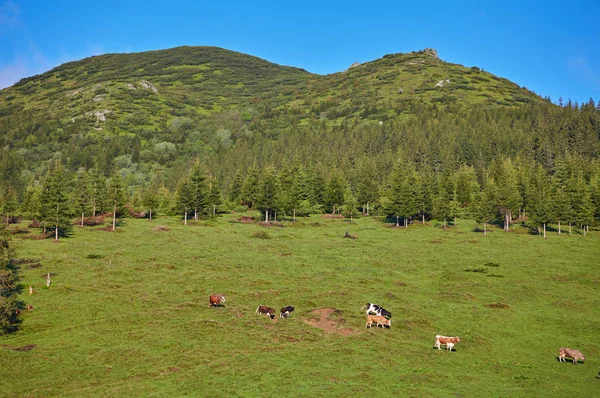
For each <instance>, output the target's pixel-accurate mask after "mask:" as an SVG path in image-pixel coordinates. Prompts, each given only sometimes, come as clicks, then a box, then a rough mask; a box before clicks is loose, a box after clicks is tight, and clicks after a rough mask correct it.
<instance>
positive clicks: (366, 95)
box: [0, 47, 539, 139]
mask: <svg viewBox="0 0 600 398" xmlns="http://www.w3.org/2000/svg"><path fill="white" fill-rule="evenodd" d="M537 99H539V97H537V96H536V95H535V94H533V93H531V92H529V91H527V90H525V89H522V88H520V87H519V86H517V85H516V84H514V83H511V82H510V81H508V80H506V79H502V78H498V77H496V76H494V75H492V74H490V73H486V72H483V71H481V70H480V69H479V68H476V67H474V68H465V67H463V66H461V65H456V64H450V63H447V62H443V61H441V60H440V59H439V58H438V57H437V55H436V54H435V51H434V50H429V49H428V50H426V51H420V52H414V53H409V54H391V55H386V56H384V57H383V58H382V59H378V60H376V61H373V62H368V63H365V64H362V65H355V66H353V67H351V68H349V69H348V70H347V71H344V72H339V73H334V74H331V75H325V76H320V75H315V74H311V73H309V72H306V71H305V70H302V69H298V68H293V67H286V66H280V65H276V64H273V63H269V62H267V61H264V60H261V59H259V58H256V57H252V56H249V55H244V54H241V53H237V52H233V51H228V50H224V49H220V48H215V47H178V48H174V49H169V50H161V51H149V52H143V53H135V54H107V55H102V56H95V57H91V58H86V59H83V60H81V61H76V62H69V63H66V64H64V65H61V66H59V67H57V68H54V69H52V70H51V71H49V72H46V73H44V74H42V75H38V76H34V77H31V78H26V79H23V80H21V81H20V82H19V83H17V84H15V85H14V86H13V87H9V88H7V89H5V90H2V91H0V123H2V120H3V119H5V118H6V117H8V116H11V115H13V114H15V113H18V112H23V111H25V112H27V113H28V114H29V115H30V116H31V117H33V118H38V117H43V118H46V119H50V120H57V121H60V122H63V123H64V122H69V121H71V122H75V121H78V120H79V121H82V122H83V123H84V124H85V125H86V126H87V127H89V128H91V129H92V130H90V131H89V132H90V133H92V132H94V131H100V129H102V130H108V131H109V132H111V133H136V132H138V131H140V130H143V129H148V128H150V129H153V128H156V127H158V128H160V126H165V125H166V124H168V123H169V121H170V120H171V119H172V118H173V117H177V116H190V117H195V116H208V115H211V114H214V113H218V112H222V111H224V110H229V109H240V110H242V111H244V110H250V111H251V112H253V113H257V112H263V113H264V112H265V110H266V111H267V112H269V111H270V110H276V111H278V112H277V114H282V113H291V114H295V115H298V116H299V118H300V119H306V118H310V117H313V116H315V115H316V116H317V117H319V118H326V119H327V120H333V121H335V120H338V121H339V120H340V118H345V117H359V118H360V117H364V116H368V115H373V118H376V116H377V117H379V118H382V117H383V118H386V117H388V116H391V115H386V114H388V113H390V114H391V113H393V112H395V110H396V109H398V107H400V108H402V107H406V105H407V103H410V102H414V101H420V102H423V103H427V104H433V103H437V104H456V103H459V104H489V105H506V106H511V105H517V104H519V103H522V102H527V101H531V100H537ZM246 117H249V116H248V115H247V116H246ZM3 124H4V123H3ZM15 138H17V139H18V138H20V137H15Z"/></svg>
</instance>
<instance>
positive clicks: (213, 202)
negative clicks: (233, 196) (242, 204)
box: [207, 178, 223, 217]
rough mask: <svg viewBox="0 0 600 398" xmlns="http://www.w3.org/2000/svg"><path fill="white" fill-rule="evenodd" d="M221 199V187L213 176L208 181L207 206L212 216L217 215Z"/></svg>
mask: <svg viewBox="0 0 600 398" xmlns="http://www.w3.org/2000/svg"><path fill="white" fill-rule="evenodd" d="M222 201H223V199H222V197H221V189H220V188H219V184H218V183H217V181H216V180H215V179H214V178H210V179H209V181H208V207H207V210H208V212H209V213H211V214H212V216H213V217H214V216H216V215H217V208H218V207H219V206H220V205H221V203H222Z"/></svg>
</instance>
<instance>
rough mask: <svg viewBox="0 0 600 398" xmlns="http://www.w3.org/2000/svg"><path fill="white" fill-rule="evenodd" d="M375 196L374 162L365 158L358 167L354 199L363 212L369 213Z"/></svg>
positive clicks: (375, 176) (376, 195) (376, 194)
mask: <svg viewBox="0 0 600 398" xmlns="http://www.w3.org/2000/svg"><path fill="white" fill-rule="evenodd" d="M377 197H378V186H377V173H376V170H375V163H374V162H373V160H371V159H366V160H365V161H363V162H362V163H361V165H360V167H359V168H358V183H357V184H356V200H357V201H358V203H359V204H360V205H361V206H363V207H364V210H363V213H366V214H369V207H373V205H374V203H375V201H376V200H377Z"/></svg>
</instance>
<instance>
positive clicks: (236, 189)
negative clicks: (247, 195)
mask: <svg viewBox="0 0 600 398" xmlns="http://www.w3.org/2000/svg"><path fill="white" fill-rule="evenodd" d="M243 183H244V180H243V179H242V174H241V173H240V171H239V170H238V171H237V172H236V173H235V177H234V178H233V181H232V182H231V184H230V185H229V201H230V202H231V203H234V204H236V205H239V203H240V198H241V196H242V186H243Z"/></svg>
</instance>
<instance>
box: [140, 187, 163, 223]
mask: <svg viewBox="0 0 600 398" xmlns="http://www.w3.org/2000/svg"><path fill="white" fill-rule="evenodd" d="M142 204H143V206H144V208H145V209H146V210H148V216H149V218H150V220H152V216H153V215H154V216H156V209H157V208H158V206H159V205H160V200H159V197H158V195H157V194H156V191H155V190H154V189H153V188H149V189H145V190H144V192H143V194H142Z"/></svg>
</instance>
